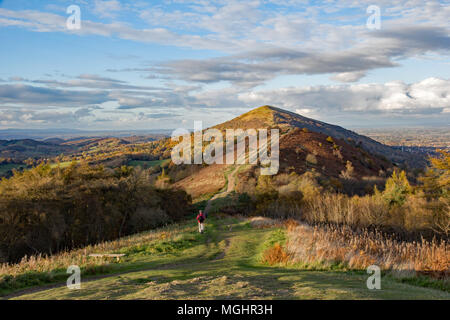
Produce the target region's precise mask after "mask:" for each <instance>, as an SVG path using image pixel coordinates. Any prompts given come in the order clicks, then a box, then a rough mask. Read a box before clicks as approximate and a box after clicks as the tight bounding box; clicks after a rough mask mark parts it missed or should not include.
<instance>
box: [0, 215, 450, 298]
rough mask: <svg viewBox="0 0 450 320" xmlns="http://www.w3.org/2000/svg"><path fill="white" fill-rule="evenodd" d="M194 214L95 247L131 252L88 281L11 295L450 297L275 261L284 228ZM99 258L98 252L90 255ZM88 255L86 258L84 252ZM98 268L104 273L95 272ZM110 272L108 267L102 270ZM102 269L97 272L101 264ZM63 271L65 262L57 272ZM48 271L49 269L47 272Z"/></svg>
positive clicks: (85, 272)
mask: <svg viewBox="0 0 450 320" xmlns="http://www.w3.org/2000/svg"><path fill="white" fill-rule="evenodd" d="M196 229H197V228H196V225H195V222H194V221H191V222H188V223H185V224H180V225H176V226H171V227H168V228H164V229H160V230H156V231H151V232H146V233H143V234H140V235H135V236H132V237H129V238H126V239H123V240H119V241H116V242H114V243H109V244H105V245H99V246H97V247H95V248H92V247H90V248H88V249H87V250H80V251H79V255H81V257H80V258H76V257H72V260H71V259H69V257H67V258H66V260H67V261H66V263H74V264H76V263H79V262H78V260H80V261H81V260H82V258H83V256H82V255H83V254H86V251H87V252H88V253H91V252H92V251H93V249H96V250H97V251H95V252H108V250H114V252H120V253H125V254H126V256H125V258H123V259H122V260H121V261H120V262H112V261H111V263H109V264H103V265H102V266H99V267H98V268H97V269H94V267H93V266H94V265H95V262H93V261H92V262H90V263H89V261H87V265H86V266H82V274H81V289H80V290H69V289H68V288H67V287H66V282H65V279H66V278H67V274H65V270H64V269H63V270H61V269H60V271H59V272H60V276H61V279H60V281H59V282H57V283H55V284H51V285H50V286H47V287H45V286H41V287H34V288H31V289H26V290H22V291H16V293H13V294H9V295H7V296H5V297H4V298H9V299H111V300H116V299H449V298H450V295H449V294H448V293H446V292H444V291H440V290H435V289H429V288H423V287H417V286H412V285H408V284H404V283H400V282H397V281H395V280H393V279H390V278H388V277H383V279H382V290H368V289H367V287H366V280H367V277H368V275H367V274H366V273H365V272H350V271H344V270H340V271H339V270H336V271H330V270H324V271H320V270H305V269H301V268H298V267H295V266H281V265H280V266H268V265H266V264H263V263H261V262H260V258H261V255H262V252H264V250H265V249H267V248H268V246H271V245H272V244H273V241H275V240H276V239H279V237H280V235H281V234H282V229H280V228H279V227H277V226H274V225H272V226H271V227H270V226H269V227H265V228H258V227H257V225H256V224H253V223H251V222H250V221H249V220H247V219H241V218H231V217H224V218H209V219H208V222H207V225H206V232H205V234H201V235H200V234H199V233H198V232H197V231H196ZM90 259H95V258H90ZM84 260H86V258H84ZM95 270H97V272H100V273H97V275H94V276H90V275H89V274H92V273H94V274H95ZM102 270H103V272H104V273H105V272H106V274H103V275H102V274H101V272H102ZM93 271H94V272H93ZM52 275H53V277H54V278H57V277H58V273H57V270H55V271H54V272H53V273H52ZM41 277H42V276H41Z"/></svg>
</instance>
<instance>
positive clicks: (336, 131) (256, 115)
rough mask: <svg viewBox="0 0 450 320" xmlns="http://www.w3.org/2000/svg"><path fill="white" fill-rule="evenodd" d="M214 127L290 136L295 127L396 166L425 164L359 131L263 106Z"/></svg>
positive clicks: (421, 160)
mask: <svg viewBox="0 0 450 320" xmlns="http://www.w3.org/2000/svg"><path fill="white" fill-rule="evenodd" d="M215 128H218V129H221V130H223V129H237V128H241V129H249V128H253V129H257V128H279V129H280V131H281V132H282V133H288V132H290V131H291V130H293V129H294V128H300V129H303V128H306V129H307V130H309V131H312V132H317V133H321V134H324V135H326V136H331V137H333V138H335V139H341V140H344V141H345V142H347V143H349V144H351V145H354V146H358V147H361V148H363V149H364V150H366V151H367V152H369V153H371V154H373V155H381V156H383V157H386V158H387V159H389V160H390V161H392V162H395V163H399V164H401V163H402V164H403V163H405V164H408V165H410V166H420V165H423V159H417V158H414V157H412V156H411V155H409V154H408V153H405V152H401V151H400V150H396V149H394V148H392V147H390V146H387V145H384V144H382V143H380V142H378V141H375V140H373V139H371V138H369V137H366V136H363V135H360V134H357V133H356V132H353V131H351V130H347V129H344V128H342V127H340V126H337V125H332V124H328V123H325V122H322V121H318V120H314V119H311V118H307V117H304V116H301V115H299V114H297V113H294V112H291V111H287V110H283V109H279V108H276V107H272V106H262V107H259V108H256V109H253V110H251V111H249V112H247V113H244V114H242V115H241V116H239V117H237V118H234V119H232V120H230V121H227V122H224V123H222V124H219V125H217V126H215Z"/></svg>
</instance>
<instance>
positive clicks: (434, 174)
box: [419, 150, 450, 199]
mask: <svg viewBox="0 0 450 320" xmlns="http://www.w3.org/2000/svg"><path fill="white" fill-rule="evenodd" d="M438 152H439V153H440V156H438V157H430V158H429V160H430V167H429V168H428V169H427V171H426V172H425V174H424V176H423V177H421V178H420V179H419V180H420V181H421V182H422V190H423V192H424V194H425V196H426V197H427V199H437V198H439V197H444V198H446V199H448V198H449V197H450V194H449V187H450V152H448V151H444V150H439V151H438Z"/></svg>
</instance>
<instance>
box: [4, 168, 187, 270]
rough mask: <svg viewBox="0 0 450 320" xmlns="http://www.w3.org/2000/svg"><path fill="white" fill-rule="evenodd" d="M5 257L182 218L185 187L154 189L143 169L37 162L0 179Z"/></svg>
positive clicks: (105, 237)
mask: <svg viewBox="0 0 450 320" xmlns="http://www.w3.org/2000/svg"><path fill="white" fill-rule="evenodd" d="M0 194H2V198H3V199H2V201H0V234H1V235H2V237H1V238H0V252H1V253H2V256H3V259H4V261H17V260H19V259H20V258H21V257H23V256H24V255H34V254H40V253H43V254H49V253H54V252H57V251H60V250H64V249H70V248H74V247H79V246H84V245H87V244H93V243H98V242H101V241H105V240H111V239H115V238H118V237H121V236H124V235H127V234H131V233H135V232H138V231H142V230H146V229H150V228H154V227H157V226H160V225H162V224H165V223H168V222H171V221H176V220H179V219H181V218H182V217H183V216H184V215H185V213H186V212H187V211H188V210H189V208H190V201H191V200H190V197H189V196H187V194H186V193H185V192H184V191H179V190H170V189H167V190H163V191H162V190H159V189H157V188H155V187H154V186H153V185H152V184H151V183H150V178H149V175H148V174H147V173H146V172H145V171H142V170H139V169H137V170H133V169H130V167H121V168H119V169H118V170H116V171H113V170H105V169H104V168H103V167H100V166H98V167H91V166H87V165H83V166H81V165H77V164H75V163H74V164H72V165H71V166H69V167H67V168H66V169H59V168H58V169H53V170H52V169H50V167H49V166H44V165H41V166H39V167H36V168H34V169H31V170H28V171H25V172H23V173H16V174H15V175H14V176H13V177H12V178H10V179H4V180H2V181H1V182H0Z"/></svg>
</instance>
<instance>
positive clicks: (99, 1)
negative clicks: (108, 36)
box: [93, 0, 122, 18]
mask: <svg viewBox="0 0 450 320" xmlns="http://www.w3.org/2000/svg"><path fill="white" fill-rule="evenodd" d="M121 10H122V5H121V4H120V2H119V1H117V0H109V1H106V0H95V1H94V10H93V11H94V13H95V14H97V15H98V16H100V17H102V18H114V17H116V15H117V12H118V11H121Z"/></svg>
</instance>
